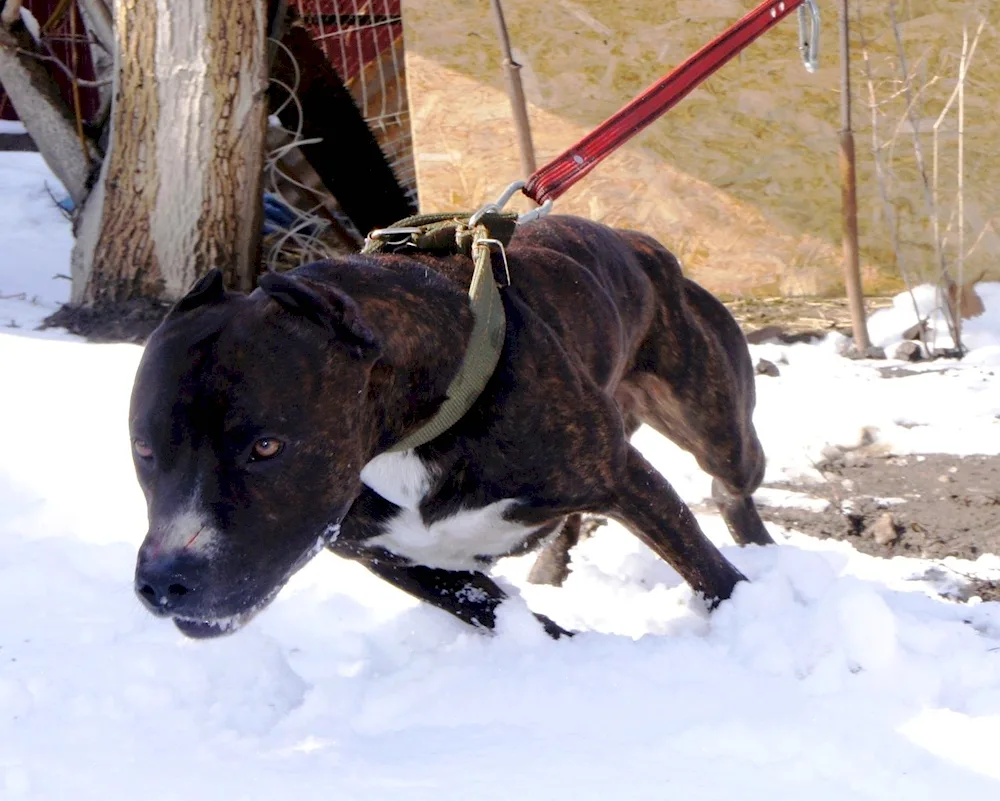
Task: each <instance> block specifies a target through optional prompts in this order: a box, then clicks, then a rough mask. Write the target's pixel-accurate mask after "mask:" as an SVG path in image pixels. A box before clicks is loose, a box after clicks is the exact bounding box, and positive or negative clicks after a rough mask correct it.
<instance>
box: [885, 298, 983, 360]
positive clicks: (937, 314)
mask: <svg viewBox="0 0 1000 801" xmlns="http://www.w3.org/2000/svg"><path fill="white" fill-rule="evenodd" d="M975 291H976V294H977V295H979V298H980V299H981V300H982V301H983V305H984V306H985V307H986V311H985V312H984V313H983V314H981V315H979V316H978V317H973V318H971V319H968V320H963V321H962V344H963V345H964V346H965V347H966V348H969V349H970V351H971V353H970V354H969V356H968V357H967V359H970V360H972V361H973V362H975V363H978V364H990V365H993V366H1000V283H997V282H984V283H979V284H976V286H975ZM914 303H915V304H916V309H914ZM944 307H945V299H944V297H943V295H942V293H941V291H940V290H939V288H938V287H936V286H933V285H930V284H922V285H920V286H917V287H914V288H913V295H912V297H911V295H910V293H909V292H902V293H900V294H899V295H897V296H896V297H895V298H893V301H892V306H891V307H890V308H888V309H880V310H878V311H876V312H875V313H874V314H872V316H871V318H870V319H869V320H868V333H869V334H870V335H871V340H872V344H874V345H879V346H881V347H884V348H886V349H889V348H890V347H891V346H893V345H896V344H898V343H899V342H901V341H902V335H903V332H905V331H906V330H908V329H910V328H912V327H913V326H915V325H916V324H917V322H918V319H922V320H927V322H928V335H929V338H930V339H931V341H932V343H933V345H934V347H935V348H937V349H939V350H944V349H948V348H953V347H954V345H955V343H954V341H953V339H952V337H951V334H950V332H949V330H948V322H947V320H946V318H945V313H944ZM918 314H919V318H918V316H917V315H918Z"/></svg>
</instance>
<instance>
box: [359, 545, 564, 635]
mask: <svg viewBox="0 0 1000 801" xmlns="http://www.w3.org/2000/svg"><path fill="white" fill-rule="evenodd" d="M360 561H361V564H363V565H364V566H365V567H367V568H368V569H369V570H370V571H371V572H372V573H374V574H375V575H376V576H378V577H379V578H381V579H384V580H386V581H388V582H389V583H390V584H392V585H394V586H395V587H398V588H399V589H401V590H403V592H406V593H408V594H410V595H412V596H413V597H414V598H417V599H419V600H421V601H426V602H427V603H429V604H431V605H432V606H436V607H437V608H438V609H441V610H444V611H445V612H450V613H451V614H453V615H454V616H455V617H457V618H458V619H459V620H461V621H462V622H463V623H468V624H469V625H470V626H475V627H476V628H480V629H486V630H492V629H493V628H495V627H496V609H497V607H498V606H499V605H500V604H501V603H502V602H503V601H504V600H505V599H506V598H507V594H506V593H505V592H504V591H503V590H502V589H500V587H499V586H497V583H496V582H495V581H493V580H492V579H491V578H489V577H488V576H486V575H484V574H482V573H479V572H473V571H468V570H442V569H441V568H436V567H426V566H424V565H400V564H393V563H391V562H390V561H389V560H384V559H363V560H360ZM535 617H536V618H538V620H539V622H540V623H541V624H542V625H543V626H544V627H545V631H546V632H547V633H548V634H549V636H551V637H553V638H555V639H558V638H559V637H562V636H572V633H571V632H568V631H566V630H565V629H563V628H561V627H560V626H558V625H557V624H555V623H553V622H552V621H551V620H549V619H548V618H547V617H545V616H544V615H539V614H536V615H535Z"/></svg>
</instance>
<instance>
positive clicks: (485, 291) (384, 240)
mask: <svg viewBox="0 0 1000 801" xmlns="http://www.w3.org/2000/svg"><path fill="white" fill-rule="evenodd" d="M495 205H496V204H491V206H488V207H486V209H485V210H483V211H480V212H476V214H473V215H471V216H470V215H455V214H423V215H418V216H415V217H407V218H406V219H404V220H400V221H399V222H398V223H396V224H395V225H394V226H392V227H391V228H381V229H378V230H375V231H372V232H371V233H370V234H368V238H367V239H366V240H365V246H364V249H363V250H362V251H361V252H362V253H364V254H377V253H398V252H406V251H413V250H414V249H415V250H418V251H421V252H423V253H431V254H436V255H439V256H444V255H456V254H457V255H462V256H468V257H469V258H471V259H472V261H473V270H472V281H471V282H470V283H469V308H470V309H471V310H472V318H473V326H472V334H471V335H470V337H469V344H468V346H467V347H466V351H465V355H464V356H463V358H462V364H461V366H460V367H459V368H458V372H457V373H456V374H455V377H454V378H453V379H452V380H451V383H450V384H449V385H448V391H447V397H446V399H445V401H444V403H442V404H441V406H440V408H438V410H437V412H436V413H435V414H434V416H433V417H432V418H431V419H430V420H428V421H427V422H426V423H424V425H422V426H421V427H420V428H419V429H417V430H416V431H414V432H412V433H411V434H410V435H409V436H406V437H404V438H403V439H402V440H400V441H399V442H397V443H396V444H395V445H394V446H393V447H391V448H390V449H389V451H390V452H396V451H406V450H410V449H411V448H416V447H418V446H420V445H424V444H426V443H428V442H430V441H431V440H432V439H435V438H436V437H439V436H440V435H441V434H443V433H444V432H445V431H447V430H448V429H449V428H451V427H452V426H453V425H454V424H455V423H457V422H458V421H459V420H460V419H461V418H462V417H463V416H464V415H465V413H466V412H468V411H469V409H471V408H472V405H473V404H474V403H475V402H476V400H477V399H478V398H479V396H480V395H481V394H482V391H483V389H485V387H486V383H487V382H488V381H489V380H490V377H491V376H492V375H493V371H494V370H495V369H496V366H497V362H499V361H500V352H501V351H502V350H503V343H504V336H505V335H506V332H507V318H506V315H505V314H504V311H503V301H502V300H501V299H500V286H498V281H497V278H496V276H495V275H494V272H493V259H492V258H491V254H492V251H493V249H494V248H496V249H497V250H499V252H500V255H501V257H502V259H503V265H504V275H503V284H502V286H504V287H506V286H509V285H510V271H509V270H508V269H507V253H506V247H507V244H508V243H509V242H510V239H511V237H512V236H513V235H514V228H515V226H516V225H517V221H518V218H517V215H516V214H511V213H506V214H505V213H502V212H501V211H500V210H499V208H496V210H493V207H494V206H495Z"/></svg>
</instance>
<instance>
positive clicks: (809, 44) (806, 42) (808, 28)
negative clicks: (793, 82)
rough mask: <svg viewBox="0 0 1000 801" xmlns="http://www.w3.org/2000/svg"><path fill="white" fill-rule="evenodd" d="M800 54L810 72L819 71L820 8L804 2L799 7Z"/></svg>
mask: <svg viewBox="0 0 1000 801" xmlns="http://www.w3.org/2000/svg"><path fill="white" fill-rule="evenodd" d="M799 52H800V53H802V63H803V64H804V65H805V68H806V69H807V70H808V71H809V72H816V70H817V69H819V6H818V5H817V4H816V0H804V2H803V3H802V5H800V6H799Z"/></svg>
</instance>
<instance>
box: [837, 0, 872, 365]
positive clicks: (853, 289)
mask: <svg viewBox="0 0 1000 801" xmlns="http://www.w3.org/2000/svg"><path fill="white" fill-rule="evenodd" d="M848 14H849V11H848V0H841V3H840V68H841V81H840V85H841V92H840V111H841V123H842V125H841V131H840V180H841V207H842V210H843V216H844V284H845V285H846V288H847V302H848V305H849V307H850V309H851V327H852V328H853V330H854V345H855V347H856V348H857V349H858V351H859V352H861V353H864V352H865V351H866V350H868V348H869V347H871V340H870V339H869V338H868V325H867V322H866V320H865V301H864V294H863V292H862V289H861V265H860V259H859V257H858V188H857V168H856V166H855V155H854V131H853V130H852V127H851V40H850V24H849V23H850V20H849V16H848Z"/></svg>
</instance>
